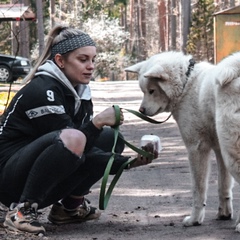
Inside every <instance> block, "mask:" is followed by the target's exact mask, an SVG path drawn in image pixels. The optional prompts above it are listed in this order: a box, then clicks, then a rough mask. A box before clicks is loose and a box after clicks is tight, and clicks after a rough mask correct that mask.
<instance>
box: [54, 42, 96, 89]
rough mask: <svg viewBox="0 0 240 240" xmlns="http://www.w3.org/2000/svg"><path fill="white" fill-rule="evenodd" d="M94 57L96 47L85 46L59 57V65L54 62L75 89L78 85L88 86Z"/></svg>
mask: <svg viewBox="0 0 240 240" xmlns="http://www.w3.org/2000/svg"><path fill="white" fill-rule="evenodd" d="M57 55H58V54H57ZM57 55H56V56H57ZM95 57H96V47H94V46H87V47H81V48H77V49H75V50H74V51H72V52H70V53H69V54H67V56H61V55H59V59H58V60H59V61H60V64H59V63H58V62H57V61H56V62H57V64H58V66H59V67H60V69H61V70H62V72H63V73H64V74H65V76H66V77H67V78H68V80H69V81H70V82H71V84H72V85H73V86H74V87H75V86H76V85H78V84H88V83H89V82H90V80H91V78H92V74H93V70H94V61H95ZM55 60H56V58H55Z"/></svg>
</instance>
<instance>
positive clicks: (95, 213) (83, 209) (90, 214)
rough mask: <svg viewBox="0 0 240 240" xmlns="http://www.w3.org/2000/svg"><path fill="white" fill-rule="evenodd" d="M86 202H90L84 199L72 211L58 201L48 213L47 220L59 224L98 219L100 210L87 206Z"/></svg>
mask: <svg viewBox="0 0 240 240" xmlns="http://www.w3.org/2000/svg"><path fill="white" fill-rule="evenodd" d="M87 203H90V202H89V201H88V200H87V199H84V202H83V204H82V205H80V206H79V207H78V208H77V209H76V210H72V211H69V210H66V209H65V208H64V207H63V205H62V204H61V203H59V202H58V203H55V204H53V206H52V209H51V211H50V213H49V215H48V220H49V221H50V222H52V223H54V224H57V225H60V224H65V223H76V222H85V221H89V220H94V219H98V218H99V217H100V215H101V213H100V211H99V210H98V209H97V208H95V207H91V206H88V205H87Z"/></svg>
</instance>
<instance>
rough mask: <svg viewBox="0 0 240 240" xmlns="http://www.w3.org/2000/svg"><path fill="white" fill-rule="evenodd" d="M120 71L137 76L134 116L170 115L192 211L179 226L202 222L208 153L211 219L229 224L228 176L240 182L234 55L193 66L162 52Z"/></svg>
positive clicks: (186, 58) (239, 86)
mask: <svg viewBox="0 0 240 240" xmlns="http://www.w3.org/2000/svg"><path fill="white" fill-rule="evenodd" d="M125 70H126V71H127V72H135V73H138V74H139V86H140V88H141V90H142V92H143V93H144V96H143V100H142V103H141V106H140V111H141V112H142V113H143V114H145V115H148V116H154V115H156V114H158V113H161V112H171V113H172V116H173V117H174V119H175V120H176V122H177V124H178V127H179V130H180V133H181V135H182V138H183V141H184V143H185V145H186V148H187V150H188V157H189V162H190V170H191V176H192V188H193V189H192V190H193V207H192V212H191V215H190V216H187V217H186V218H185V219H184V220H183V223H184V225H185V226H195V225H200V224H201V223H202V222H203V220H204V215H205V206H206V199H207V187H208V175H209V165H210V159H209V155H210V152H211V150H213V151H214V152H215V155H216V159H217V163H218V171H219V173H218V193H219V208H218V214H217V218H218V219H222V220H227V219H231V218H232V214H233V209H232V187H233V178H232V176H233V177H234V178H235V180H236V181H237V182H238V183H240V52H239V53H235V54H233V55H230V56H229V57H227V58H225V59H224V60H222V61H221V62H220V63H219V64H218V65H212V64H210V63H207V62H200V63H196V64H194V61H193V59H192V56H190V55H184V54H183V53H181V52H163V53H160V54H157V55H154V56H152V57H151V58H149V59H148V60H146V61H143V62H140V63H137V64H135V65H133V66H130V67H128V68H126V69H125ZM230 173H231V174H230ZM231 175H232V176H231ZM239 222H240V221H239V220H237V227H236V230H237V231H238V232H240V223H239Z"/></svg>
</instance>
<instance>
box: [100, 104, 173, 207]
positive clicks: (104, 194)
mask: <svg viewBox="0 0 240 240" xmlns="http://www.w3.org/2000/svg"><path fill="white" fill-rule="evenodd" d="M113 108H114V110H115V116H116V123H115V125H114V126H112V128H113V129H114V143H113V147H112V155H111V157H110V159H109V161H108V164H107V166H106V169H105V171H104V175H103V178H102V185H101V189H100V197H99V209H101V210H104V209H106V207H107V205H108V202H109V199H110V196H111V194H112V191H113V189H114V187H115V185H116V183H117V181H118V179H119V178H120V176H121V174H122V172H123V171H124V169H125V168H126V166H127V165H129V164H131V163H133V162H135V161H136V160H137V158H134V159H129V160H128V161H126V162H125V163H123V164H122V166H121V167H120V168H119V169H118V171H117V173H116V174H115V176H114V177H113V179H112V182H111V183H110V185H109V187H108V189H107V190H106V186H107V182H108V177H109V174H110V171H111V167H112V164H113V162H114V156H115V147H116V143H117V139H118V137H119V134H118V133H119V125H120V121H121V109H120V107H119V106H118V105H113ZM122 109H124V110H126V111H128V112H130V113H132V114H134V115H136V116H137V117H139V118H141V119H143V120H145V121H148V122H150V123H154V124H160V123H164V122H166V121H167V120H168V119H169V118H170V117H171V115H169V116H168V118H167V119H165V120H164V121H155V120H153V119H151V118H149V117H147V116H145V115H143V114H141V113H140V112H137V111H134V110H131V109H126V108H122ZM122 140H123V141H124V143H125V144H126V145H127V146H128V147H129V148H131V149H132V150H134V151H135V152H137V153H138V154H140V155H142V156H144V157H147V158H149V159H151V160H152V159H154V155H153V154H151V153H149V152H146V151H144V150H143V149H140V148H137V147H135V146H134V145H132V144H130V143H129V142H127V141H126V140H125V139H123V138H122Z"/></svg>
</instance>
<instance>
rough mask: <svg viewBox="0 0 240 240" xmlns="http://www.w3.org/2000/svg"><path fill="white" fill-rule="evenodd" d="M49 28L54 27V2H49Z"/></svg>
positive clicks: (52, 0)
mask: <svg viewBox="0 0 240 240" xmlns="http://www.w3.org/2000/svg"><path fill="white" fill-rule="evenodd" d="M50 26H51V28H53V27H54V26H55V0H50Z"/></svg>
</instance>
